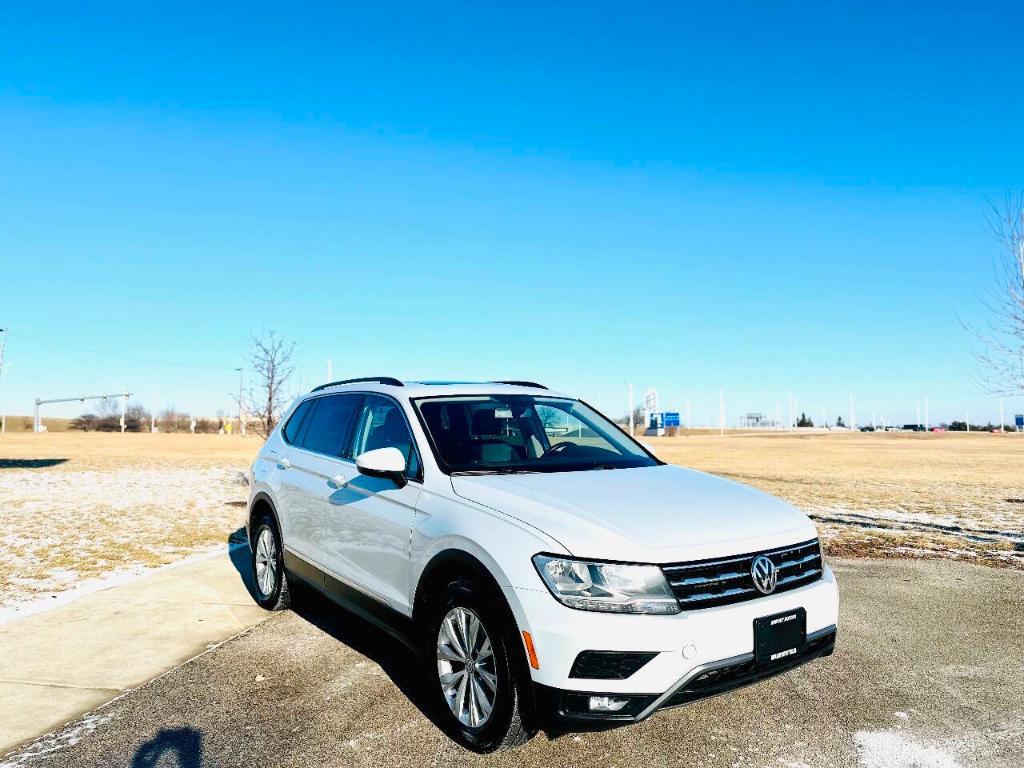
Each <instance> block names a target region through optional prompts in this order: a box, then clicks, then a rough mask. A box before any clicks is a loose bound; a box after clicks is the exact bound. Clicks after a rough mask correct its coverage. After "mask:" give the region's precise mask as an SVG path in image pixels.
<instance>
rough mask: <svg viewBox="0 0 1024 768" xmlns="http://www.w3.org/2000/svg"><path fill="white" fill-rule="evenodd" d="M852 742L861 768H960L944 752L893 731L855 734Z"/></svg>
mask: <svg viewBox="0 0 1024 768" xmlns="http://www.w3.org/2000/svg"><path fill="white" fill-rule="evenodd" d="M853 741H854V743H855V744H856V745H857V757H858V759H859V760H860V764H861V766H862V767H863V768H962V765H961V763H960V762H959V761H958V760H957V759H956V757H955V756H954V755H951V754H950V753H949V752H947V751H946V750H943V749H940V748H939V747H936V746H931V745H928V744H919V743H918V742H916V741H914V740H913V739H911V738H909V737H907V736H905V735H904V734H902V733H897V732H895V731H857V733H855V734H854V735H853Z"/></svg>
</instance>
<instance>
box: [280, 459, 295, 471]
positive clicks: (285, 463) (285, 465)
mask: <svg viewBox="0 0 1024 768" xmlns="http://www.w3.org/2000/svg"><path fill="white" fill-rule="evenodd" d="M291 465H292V463H291V462H290V461H288V459H281V460H280V461H279V462H277V468H278V469H288V467H290V466H291Z"/></svg>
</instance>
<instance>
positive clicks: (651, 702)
mask: <svg viewBox="0 0 1024 768" xmlns="http://www.w3.org/2000/svg"><path fill="white" fill-rule="evenodd" d="M835 643H836V628H835V626H830V627H826V628H824V629H821V630H819V631H817V632H813V633H810V634H808V636H807V647H806V648H805V649H804V651H803V652H802V653H800V654H799V655H796V656H790V657H788V658H786V659H785V660H783V661H781V662H777V663H775V664H770V665H759V664H757V663H756V662H755V661H754V654H753V653H745V654H741V655H739V656H733V657H731V658H727V659H720V660H719V661H714V662H709V663H707V664H701V665H699V666H697V667H694V668H693V669H692V670H690V671H689V672H688V673H687V674H686V675H684V676H683V678H682V679H680V680H678V681H676V683H675V684H674V685H672V686H671V687H670V688H669V689H668V690H666V691H664V692H663V693H661V694H658V695H655V694H642V693H641V694H623V693H620V692H614V693H611V692H608V691H599V690H595V691H567V690H561V689H558V688H551V687H549V686H546V685H542V684H540V683H534V704H535V707H536V711H537V713H538V715H539V717H540V720H541V722H543V723H545V724H547V725H550V724H558V723H562V724H566V725H575V726H583V727H586V726H588V725H589V726H599V725H600V724H602V723H604V724H606V725H616V724H618V725H625V724H627V723H638V722H640V721H641V720H646V719H647V718H648V717H650V716H651V715H653V714H654V713H655V712H657V711H659V710H662V709H670V708H672V707H679V706H682V705H684V704H690V703H692V702H695V701H700V700H701V699H707V698H710V697H712V696H718V695H720V694H723V693H728V692H729V691H734V690H737V689H739V688H744V687H746V686H748V685H752V684H754V683H757V682H760V681H761V680H767V679H768V678H770V677H775V676H776V675H781V674H783V673H784V672H789V671H790V670H792V669H795V668H796V667H799V666H802V665H803V664H806V663H807V662H809V661H813V660H814V659H819V658H821V657H823V656H829V655H831V653H832V651H833V649H834V648H835ZM591 682H593V683H600V682H603V681H596V680H595V681H591ZM593 696H599V697H610V698H614V699H616V700H618V701H622V700H625V701H626V704H625V706H623V707H622V709H620V710H618V711H616V712H592V711H591V710H590V707H589V701H590V698H591V697H593Z"/></svg>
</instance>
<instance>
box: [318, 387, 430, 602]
mask: <svg viewBox="0 0 1024 768" xmlns="http://www.w3.org/2000/svg"><path fill="white" fill-rule="evenodd" d="M386 447H394V448H398V449H399V450H400V451H402V453H403V454H404V455H405V457H406V468H407V469H406V476H407V482H405V483H396V482H395V481H394V480H388V479H384V478H378V477H367V476H366V475H361V474H359V473H358V472H357V471H356V469H355V464H354V461H355V457H356V456H358V455H359V454H361V453H365V452H366V451H370V450H373V449H375V448H386ZM345 454H346V455H345V457H344V458H346V459H347V460H348V463H347V467H346V471H347V472H348V473H349V476H348V479H347V482H346V483H345V486H344V487H343V488H339V489H337V490H334V491H332V492H331V494H330V495H329V496H328V498H327V524H326V533H325V537H324V545H325V557H326V563H327V570H328V571H329V572H331V573H333V574H334V575H336V576H338V577H340V578H342V579H344V580H346V581H349V582H350V583H353V584H354V585H355V586H357V587H361V588H362V589H363V590H364V591H366V592H369V593H371V594H373V595H375V596H377V597H378V598H383V599H384V600H385V602H387V603H388V604H390V605H391V606H392V607H393V608H396V609H398V610H400V611H402V612H405V613H408V612H409V611H410V605H409V603H410V601H409V535H410V531H411V529H412V524H413V518H414V517H415V515H416V500H417V499H418V498H419V495H420V491H421V490H422V479H423V477H422V464H421V463H420V457H419V453H418V452H417V450H416V445H415V443H414V442H413V438H412V432H411V431H410V429H409V423H408V420H407V419H406V416H405V412H404V411H403V409H402V406H401V405H399V403H398V402H397V401H396V400H393V399H391V398H390V397H386V396H383V395H375V394H368V395H366V397H365V399H364V400H363V403H362V408H361V410H360V414H359V418H358V420H357V421H356V426H355V429H354V431H353V436H352V439H351V443H350V445H349V446H348V448H347V450H346V452H345Z"/></svg>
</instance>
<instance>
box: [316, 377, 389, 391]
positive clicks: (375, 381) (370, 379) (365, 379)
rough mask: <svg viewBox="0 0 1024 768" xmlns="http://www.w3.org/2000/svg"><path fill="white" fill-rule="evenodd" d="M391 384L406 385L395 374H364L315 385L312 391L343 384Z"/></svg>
mask: <svg viewBox="0 0 1024 768" xmlns="http://www.w3.org/2000/svg"><path fill="white" fill-rule="evenodd" d="M364 383H365V384H370V383H373V384H389V385H391V386H392V387H403V386H405V385H404V384H402V382H400V381H399V380H398V379H396V378H394V377H393V376H362V377H360V378H358V379H342V380H341V381H331V382H328V383H327V384H321V385H320V386H319V387H313V388H312V389H311V390H309V391H310V392H319V391H320V390H321V389H327V388H328V387H337V386H340V385H342V384H364Z"/></svg>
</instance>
